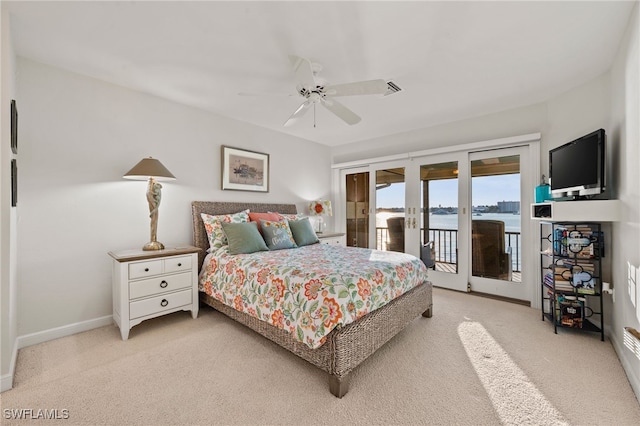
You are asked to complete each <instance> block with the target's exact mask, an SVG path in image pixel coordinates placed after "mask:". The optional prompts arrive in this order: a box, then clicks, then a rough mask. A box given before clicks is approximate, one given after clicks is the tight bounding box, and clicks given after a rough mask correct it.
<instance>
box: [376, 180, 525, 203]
mask: <svg viewBox="0 0 640 426" xmlns="http://www.w3.org/2000/svg"><path fill="white" fill-rule="evenodd" d="M457 185H458V180H457V179H446V180H437V181H431V182H430V187H429V193H430V198H431V200H430V207H438V206H442V207H457V206H458V190H457ZM404 186H405V185H404V183H401V184H393V185H391V186H390V187H388V188H383V189H379V190H378V191H377V192H376V196H377V198H378V203H377V207H403V206H404ZM471 194H472V203H471V204H472V206H484V205H489V206H491V205H496V204H497V203H498V201H520V175H519V174H512V175H500V176H483V177H475V178H473V179H472V186H471Z"/></svg>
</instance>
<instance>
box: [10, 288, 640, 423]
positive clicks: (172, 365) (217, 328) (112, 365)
mask: <svg viewBox="0 0 640 426" xmlns="http://www.w3.org/2000/svg"><path fill="white" fill-rule="evenodd" d="M1 404H2V409H3V410H2V420H1V422H2V424H7V425H9V424H33V423H37V424H44V423H46V424H50V423H62V424H67V425H71V424H82V425H88V424H91V425H93V424H112V425H125V424H140V425H160V424H175V425H188V424H194V425H195V424H203V425H204V424H291V425H303V424H305V425H306V424H340V425H341V424H385V425H387V424H443V425H445V424H446V425H494V424H545V425H546V424H573V425H591V424H593V425H614V424H615V425H638V424H640V405H639V404H638V401H637V400H636V398H635V396H634V394H633V392H632V390H631V387H630V385H629V383H628V381H627V379H626V376H625V375H624V372H623V370H622V367H621V366H620V363H619V362H618V361H617V358H616V355H615V352H614V350H613V348H612V346H611V344H610V343H609V342H608V341H606V342H604V343H603V342H600V340H599V336H598V335H596V334H587V333H580V332H575V331H574V332H572V331H571V330H560V332H559V334H558V335H555V334H554V333H553V329H552V327H551V325H550V324H549V323H548V322H542V321H541V320H540V314H539V312H538V311H536V310H533V309H530V308H527V307H524V306H520V305H515V304H510V303H506V302H501V301H497V300H492V299H487V298H481V297H477V296H471V295H468V294H463V293H456V292H451V291H446V290H439V289H436V290H435V291H434V316H433V318H419V319H416V321H414V322H413V323H411V324H410V325H409V326H408V328H407V329H406V330H404V331H403V332H402V333H400V334H399V335H398V336H396V337H395V338H394V339H393V340H391V341H390V342H389V343H388V344H387V345H385V346H384V347H383V348H381V349H380V350H379V351H378V352H377V353H376V354H374V355H373V356H372V357H370V358H369V359H368V360H367V361H365V362H364V364H362V365H361V366H360V367H359V368H358V369H357V370H356V371H355V372H354V373H353V377H352V380H351V387H350V391H349V393H348V394H347V395H346V396H345V397H344V398H343V399H337V398H335V397H333V396H332V395H331V394H330V393H329V390H328V381H327V376H326V374H325V373H323V372H322V371H320V370H318V369H316V368H315V367H313V366H311V365H310V364H307V363H306V362H305V361H302V360H300V359H299V358H296V357H295V356H294V355H292V354H290V353H288V352H287V351H285V350H283V349H281V348H279V347H278V346H276V345H274V344H272V343H271V342H269V341H267V340H266V339H264V338H262V337H260V336H258V335H257V334H255V333H254V332H252V331H250V330H248V329H246V328H244V327H243V326H241V325H239V324H237V323H234V322H233V321H231V320H229V319H227V318H226V317H224V316H223V315H221V314H219V313H218V312H215V311H212V310H211V309H209V308H206V307H204V308H202V309H201V312H200V316H199V317H198V319H196V320H193V319H191V316H190V314H189V313H187V312H179V313H176V314H172V315H169V316H166V317H162V318H157V319H155V320H151V321H147V322H145V323H143V324H141V325H139V326H137V327H134V328H133V329H132V330H131V333H130V339H129V340H128V341H126V342H123V341H122V340H120V334H119V332H118V330H117V328H116V327H115V326H109V327H102V328H99V329H96V330H92V331H89V332H86V333H81V334H77V335H74V336H69V337H66V338H62V339H58V340H55V341H51V342H47V343H43V344H40V345H35V346H32V347H28V348H25V349H22V350H20V351H19V354H18V363H17V371H16V377H15V382H14V389H12V390H10V391H7V392H5V393H3V394H2V395H1ZM21 409H24V410H29V409H30V410H32V413H33V414H32V416H33V415H37V414H38V411H37V410H45V409H46V410H49V411H48V413H52V411H51V410H57V411H53V413H54V414H57V415H58V417H67V416H68V419H60V420H57V421H56V420H53V421H43V420H35V421H34V420H29V421H24V420H13V419H8V418H7V417H8V413H9V412H13V411H7V410H21ZM40 414H43V412H40ZM9 417H10V416H9Z"/></svg>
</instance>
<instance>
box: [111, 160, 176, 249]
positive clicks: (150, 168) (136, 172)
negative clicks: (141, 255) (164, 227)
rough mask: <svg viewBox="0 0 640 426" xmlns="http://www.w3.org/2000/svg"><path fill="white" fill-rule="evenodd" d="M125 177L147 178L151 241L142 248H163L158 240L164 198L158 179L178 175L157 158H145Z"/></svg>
mask: <svg viewBox="0 0 640 426" xmlns="http://www.w3.org/2000/svg"><path fill="white" fill-rule="evenodd" d="M123 178H125V179H132V180H147V179H149V186H148V187H147V202H148V203H149V217H150V218H151V241H149V242H148V243H147V244H145V245H144V247H142V250H162V249H164V245H163V244H162V243H160V242H158V240H157V238H158V208H159V207H160V199H161V198H162V185H160V184H159V183H158V182H156V180H161V181H165V180H174V179H175V178H176V177H175V176H174V175H172V174H171V172H170V171H169V170H167V168H166V167H165V166H164V165H162V163H161V162H160V161H158V160H156V159H155V158H151V157H149V158H143V159H142V160H140V162H139V163H138V164H136V165H135V166H133V168H132V169H131V170H129V171H128V172H127V173H126V174H125V175H124V176H123Z"/></svg>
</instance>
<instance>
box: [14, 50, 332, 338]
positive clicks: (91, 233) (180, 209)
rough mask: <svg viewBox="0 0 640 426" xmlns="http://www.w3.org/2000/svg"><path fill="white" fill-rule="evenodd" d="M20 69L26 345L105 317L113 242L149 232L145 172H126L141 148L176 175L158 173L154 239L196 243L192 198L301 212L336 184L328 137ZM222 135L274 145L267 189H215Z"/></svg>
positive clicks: (265, 148)
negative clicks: (295, 133)
mask: <svg viewBox="0 0 640 426" xmlns="http://www.w3.org/2000/svg"><path fill="white" fill-rule="evenodd" d="M17 70H18V77H17V93H18V96H19V99H20V129H21V134H20V139H21V141H20V169H19V173H20V201H19V205H20V210H19V214H18V232H19V234H20V239H19V241H18V259H19V261H18V279H19V286H20V292H19V301H18V306H19V313H18V318H19V322H18V333H19V335H20V336H21V337H20V340H21V345H22V340H23V338H25V341H27V342H28V343H34V342H37V341H42V340H46V339H47V337H50V336H52V334H51V333H49V334H48V335H47V333H46V332H47V330H52V329H55V328H56V327H67V326H69V325H73V324H77V323H83V322H87V321H88V322H90V323H91V321H94V322H93V323H91V324H95V325H99V324H101V323H103V322H104V321H110V320H109V317H108V316H109V315H111V310H112V307H111V269H110V265H111V264H110V260H111V258H110V257H109V256H108V255H107V252H108V251H110V250H117V249H127V248H140V247H142V245H143V244H145V243H146V242H147V241H148V240H149V218H148V214H149V211H148V206H147V202H146V199H145V191H146V183H145V182H141V181H129V180H123V179H122V175H123V174H124V173H126V172H127V171H128V170H129V169H130V168H131V167H132V166H133V165H135V164H136V163H137V162H138V161H139V160H141V159H142V158H143V157H147V156H153V157H154V158H158V159H159V160H160V161H162V163H163V164H164V165H165V166H166V167H167V168H168V169H169V170H170V171H171V172H172V173H173V174H174V175H175V176H176V178H177V180H176V181H173V182H164V183H163V199H162V204H161V206H160V214H159V224H158V240H159V241H161V242H163V243H164V244H165V245H168V246H170V245H179V244H189V243H191V242H192V230H191V214H190V203H191V201H193V200H221V201H255V202H292V203H296V204H297V205H298V209H299V211H302V208H303V207H304V206H306V203H307V202H308V201H309V200H311V199H315V198H318V197H327V196H328V195H329V191H330V157H329V150H328V148H327V147H325V146H322V145H319V144H316V143H312V142H309V141H305V140H301V139H297V138H293V137H289V136H285V135H282V134H279V133H275V132H272V131H269V130H265V129H262V128H259V127H254V126H249V125H247V124H244V123H240V122H237V121H234V120H230V119H226V118H222V117H219V116H216V115H213V114H210V113H207V112H204V111H201V110H198V109H194V108H189V107H185V106H182V105H178V104H175V103H172V102H169V101H165V100H162V99H159V98H156V97H153V96H149V95H145V94H142V93H139V92H135V91H132V90H128V89H125V88H122V87H119V86H115V85H111V84H108V83H104V82H102V81H99V80H95V79H91V78H88V77H84V76H80V75H77V74H73V73H70V72H67V71H64V70H61V69H58V68H53V67H49V66H46V65H42V64H39V63H35V62H32V61H29V60H26V59H22V58H18V62H17ZM223 144H224V145H230V146H234V147H239V148H246V149H250V150H254V151H259V152H264V153H268V154H270V160H271V168H270V170H271V184H270V192H269V193H266V194H264V193H250V192H241V191H222V190H220V185H221V184H220V177H221V171H220V151H221V148H220V147H221V145H223ZM305 211H306V210H305ZM96 319H98V321H97V322H96ZM42 332H45V333H44V335H40V333H42ZM34 333H35V336H34Z"/></svg>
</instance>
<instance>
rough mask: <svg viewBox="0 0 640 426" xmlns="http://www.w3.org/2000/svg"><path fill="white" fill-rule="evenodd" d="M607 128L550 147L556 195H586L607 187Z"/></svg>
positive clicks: (551, 172)
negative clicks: (552, 147)
mask: <svg viewBox="0 0 640 426" xmlns="http://www.w3.org/2000/svg"><path fill="white" fill-rule="evenodd" d="M604 173H605V131H604V129H599V130H596V131H595V132H592V133H589V134H588V135H585V136H582V137H581V138H578V139H576V140H573V141H571V142H568V143H566V144H564V145H561V146H559V147H557V148H554V149H552V150H551V151H549V178H550V181H551V182H550V184H551V196H552V197H553V198H570V199H574V200H577V199H585V198H589V197H591V196H593V195H597V194H601V193H603V192H604V190H605V174H604Z"/></svg>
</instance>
